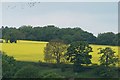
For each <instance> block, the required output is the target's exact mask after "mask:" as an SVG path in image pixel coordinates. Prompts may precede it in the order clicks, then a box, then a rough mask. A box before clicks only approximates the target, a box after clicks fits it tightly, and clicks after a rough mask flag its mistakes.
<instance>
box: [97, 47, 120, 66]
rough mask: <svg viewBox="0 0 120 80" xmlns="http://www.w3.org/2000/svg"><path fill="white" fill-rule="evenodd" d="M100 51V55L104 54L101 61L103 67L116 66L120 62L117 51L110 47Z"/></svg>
mask: <svg viewBox="0 0 120 80" xmlns="http://www.w3.org/2000/svg"><path fill="white" fill-rule="evenodd" d="M99 50H100V51H99V52H98V54H102V55H101V56H100V60H99V61H100V64H101V65H105V66H106V67H108V66H110V65H116V63H117V62H118V61H119V58H118V57H117V56H115V51H113V50H112V49H111V48H110V47H106V48H105V49H102V48H99Z"/></svg>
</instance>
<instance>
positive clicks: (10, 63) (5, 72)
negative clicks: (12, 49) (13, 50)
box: [0, 52, 16, 78]
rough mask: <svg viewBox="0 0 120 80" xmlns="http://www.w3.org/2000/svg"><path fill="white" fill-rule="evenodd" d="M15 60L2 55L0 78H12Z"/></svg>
mask: <svg viewBox="0 0 120 80" xmlns="http://www.w3.org/2000/svg"><path fill="white" fill-rule="evenodd" d="M0 55H1V52H0ZM15 66H16V60H15V59H14V58H13V57H12V56H7V55H6V54H5V53H2V76H3V78H12V77H13V76H14V74H15V72H16V71H15V69H16V67H15Z"/></svg>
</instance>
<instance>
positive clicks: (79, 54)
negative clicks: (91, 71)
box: [65, 41, 92, 71]
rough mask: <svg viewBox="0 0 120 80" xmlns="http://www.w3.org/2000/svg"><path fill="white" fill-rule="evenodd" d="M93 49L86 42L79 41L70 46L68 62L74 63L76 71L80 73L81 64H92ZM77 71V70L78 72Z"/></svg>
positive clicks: (67, 55)
mask: <svg viewBox="0 0 120 80" xmlns="http://www.w3.org/2000/svg"><path fill="white" fill-rule="evenodd" d="M90 52H92V48H91V47H90V46H89V44H88V43H87V42H85V41H77V42H73V43H71V44H70V46H69V47H68V49H67V53H66V54H65V56H66V58H67V60H69V61H70V62H72V63H74V65H75V71H79V67H80V66H81V64H86V65H88V64H91V58H92V55H90V54H89V53H90ZM76 69H77V70H76Z"/></svg>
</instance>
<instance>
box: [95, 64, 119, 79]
mask: <svg viewBox="0 0 120 80" xmlns="http://www.w3.org/2000/svg"><path fill="white" fill-rule="evenodd" d="M116 71H117V70H116V69H115V68H112V67H105V66H100V67H98V68H97V69H96V70H95V75H96V74H97V76H100V77H103V78H113V77H115V76H116Z"/></svg>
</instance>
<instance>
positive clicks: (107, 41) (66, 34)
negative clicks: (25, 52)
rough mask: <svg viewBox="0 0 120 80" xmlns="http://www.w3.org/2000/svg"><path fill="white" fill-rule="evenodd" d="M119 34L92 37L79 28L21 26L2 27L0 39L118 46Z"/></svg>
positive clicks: (108, 33)
mask: <svg viewBox="0 0 120 80" xmlns="http://www.w3.org/2000/svg"><path fill="white" fill-rule="evenodd" d="M119 36H120V33H118V34H114V33H112V32H107V33H101V34H98V36H97V37H96V36H94V35H93V34H92V33H89V32H87V31H84V30H82V29H81V28H78V27H76V28H58V27H55V26H54V25H48V26H44V27H33V26H26V25H24V26H21V27H19V28H13V27H10V28H9V27H7V26H5V27H4V26H2V38H3V39H5V40H6V42H8V40H10V41H11V42H16V40H35V41H50V40H54V39H60V40H63V41H64V42H65V43H67V44H69V43H71V42H75V41H87V42H88V43H90V44H101V45H120V44H118V40H119V41H120V39H119V38H118V37H119Z"/></svg>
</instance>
